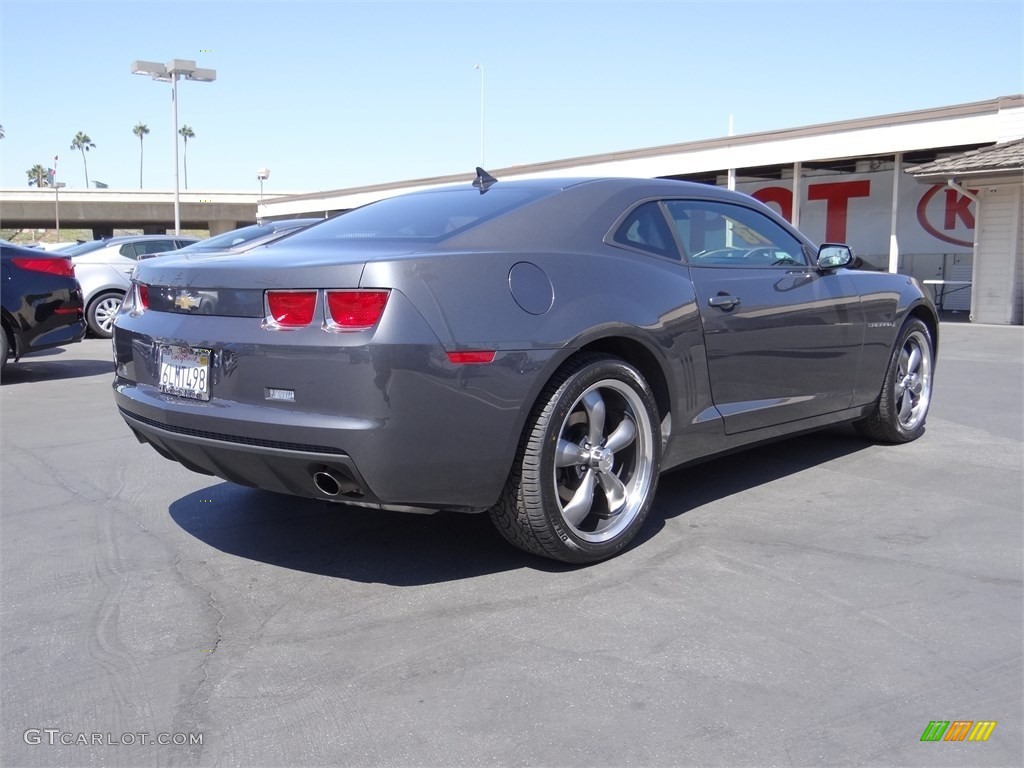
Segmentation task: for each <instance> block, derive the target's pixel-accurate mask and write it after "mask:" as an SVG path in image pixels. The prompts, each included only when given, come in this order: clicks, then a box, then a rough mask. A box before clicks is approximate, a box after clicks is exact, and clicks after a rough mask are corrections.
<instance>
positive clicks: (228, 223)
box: [209, 219, 238, 237]
mask: <svg viewBox="0 0 1024 768" xmlns="http://www.w3.org/2000/svg"><path fill="white" fill-rule="evenodd" d="M209 224H210V237H213V236H214V235H221V234H224V233H225V232H230V231H231V230H232V229H238V222H235V221H232V220H230V219H216V220H214V219H211V220H210V222H209Z"/></svg>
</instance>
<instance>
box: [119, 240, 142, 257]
mask: <svg viewBox="0 0 1024 768" xmlns="http://www.w3.org/2000/svg"><path fill="white" fill-rule="evenodd" d="M117 252H118V253H119V254H121V255H122V256H124V257H125V258H126V259H137V258H138V257H139V255H138V252H137V251H136V250H135V244H134V243H125V244H124V245H122V246H121V247H120V248H119V249H118V251H117Z"/></svg>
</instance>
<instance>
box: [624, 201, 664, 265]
mask: <svg viewBox="0 0 1024 768" xmlns="http://www.w3.org/2000/svg"><path fill="white" fill-rule="evenodd" d="M613 239H614V240H615V242H616V243H621V244H622V245H628V246H631V247H633V248H640V249H641V250H644V251H650V252H651V253H656V254H658V255H659V256H667V257H669V258H670V259H678V258H679V254H678V253H677V251H676V245H675V242H674V241H673V239H672V232H671V230H669V228H668V224H666V223H665V216H664V215H663V214H662V212H661V207H660V206H659V205H658V204H657V203H644V204H643V205H639V206H637V208H636V209H635V210H634V211H633V212H632V213H630V214H629V216H627V217H626V220H625V221H623V222H622V224H621V225H620V226H619V228H618V230H616V232H615V236H614V238H613Z"/></svg>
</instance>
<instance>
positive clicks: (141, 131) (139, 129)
mask: <svg viewBox="0 0 1024 768" xmlns="http://www.w3.org/2000/svg"><path fill="white" fill-rule="evenodd" d="M132 133H134V134H135V135H136V136H138V137H139V189H142V137H143V136H145V135H146V134H147V133H149V126H148V125H146V124H145V123H139V124H137V125H136V126H135V127H134V128H132Z"/></svg>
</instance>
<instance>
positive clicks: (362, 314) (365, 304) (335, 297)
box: [327, 290, 390, 331]
mask: <svg viewBox="0 0 1024 768" xmlns="http://www.w3.org/2000/svg"><path fill="white" fill-rule="evenodd" d="M389 293H390V291H387V290H372V291H327V327H328V328H329V329H331V330H340V331H359V330H365V329H367V328H372V327H373V326H375V325H376V324H377V321H378V320H380V316H381V315H382V314H383V313H384V307H385V306H386V305H387V303H388V294H389Z"/></svg>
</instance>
